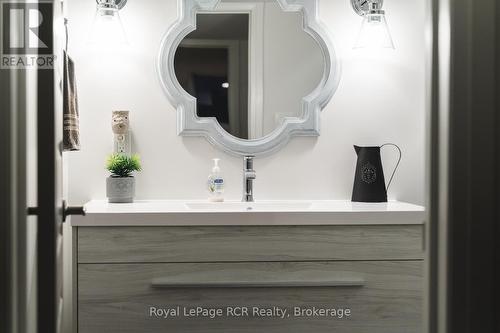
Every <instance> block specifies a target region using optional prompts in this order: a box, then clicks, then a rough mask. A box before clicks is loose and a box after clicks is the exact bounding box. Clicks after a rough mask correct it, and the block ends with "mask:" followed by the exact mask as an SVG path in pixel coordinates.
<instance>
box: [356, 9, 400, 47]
mask: <svg viewBox="0 0 500 333" xmlns="http://www.w3.org/2000/svg"><path fill="white" fill-rule="evenodd" d="M354 48H355V49H358V48H386V49H393V50H394V49H395V47H394V42H393V40H392V36H391V33H390V32H389V27H388V26H387V21H386V19H385V15H384V13H383V12H379V13H367V14H365V15H364V18H363V23H362V25H361V30H360V31H359V35H358V39H357V41H356V44H355V45H354Z"/></svg>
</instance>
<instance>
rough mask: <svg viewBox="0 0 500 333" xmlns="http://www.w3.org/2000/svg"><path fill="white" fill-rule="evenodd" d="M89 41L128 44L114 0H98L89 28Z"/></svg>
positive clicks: (93, 42) (105, 43)
mask: <svg viewBox="0 0 500 333" xmlns="http://www.w3.org/2000/svg"><path fill="white" fill-rule="evenodd" d="M89 43H91V44H103V45H120V44H128V41H127V35H126V34H125V30H124V29H123V25H122V21H121V19H120V13H119V7H118V6H117V4H116V1H115V0H98V1H97V9H96V12H95V16H94V21H93V22H92V27H91V30H90V37H89Z"/></svg>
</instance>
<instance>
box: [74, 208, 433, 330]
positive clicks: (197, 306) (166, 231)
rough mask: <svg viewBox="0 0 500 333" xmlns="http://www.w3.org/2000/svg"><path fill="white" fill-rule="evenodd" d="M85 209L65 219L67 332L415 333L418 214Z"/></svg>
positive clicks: (419, 279) (419, 285) (418, 317)
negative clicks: (71, 322) (70, 311)
mask: <svg viewBox="0 0 500 333" xmlns="http://www.w3.org/2000/svg"><path fill="white" fill-rule="evenodd" d="M86 210H87V216H85V217H73V218H72V221H71V223H72V226H73V262H74V271H73V277H74V278H73V288H74V295H75V296H74V315H75V316H76V320H75V322H76V323H77V325H75V331H76V332H79V333H90V332H92V333H94V332H106V333H114V332H117V333H118V332H120V333H126V332H144V333H156V332H179V333H181V332H182V333H184V332H204V333H205V332H222V331H228V330H229V331H230V332H339V333H344V332H345V333H348V332H349V333H351V332H356V333H365V332H366V333H368V332H369V333H382V332H383V333H401V332H405V333H413V332H414V333H417V332H421V329H422V307H423V303H422V301H423V295H424V293H423V272H424V267H423V266H424V265H423V259H424V249H423V246H424V238H423V235H424V219H425V212H424V209H423V207H420V206H415V205H411V204H406V203H402V202H389V203H382V204H356V203H351V202H348V201H310V202H306V201H266V202H256V203H243V202H225V203H207V202H181V201H142V202H141V201H139V202H135V203H133V204H108V203H106V202H105V201H91V202H89V203H88V204H87V205H86ZM158 309H161V311H159V310H158ZM245 309H246V310H245ZM204 311H205V312H204ZM210 311H212V312H210ZM167 312H168V316H167ZM211 316H212V317H213V318H212V317H211Z"/></svg>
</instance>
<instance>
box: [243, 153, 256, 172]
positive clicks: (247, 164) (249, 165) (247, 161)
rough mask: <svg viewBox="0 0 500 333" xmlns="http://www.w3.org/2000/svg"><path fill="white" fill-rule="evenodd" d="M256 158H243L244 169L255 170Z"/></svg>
mask: <svg viewBox="0 0 500 333" xmlns="http://www.w3.org/2000/svg"><path fill="white" fill-rule="evenodd" d="M254 157H255V156H253V155H246V156H243V168H245V169H247V170H251V169H253V159H254Z"/></svg>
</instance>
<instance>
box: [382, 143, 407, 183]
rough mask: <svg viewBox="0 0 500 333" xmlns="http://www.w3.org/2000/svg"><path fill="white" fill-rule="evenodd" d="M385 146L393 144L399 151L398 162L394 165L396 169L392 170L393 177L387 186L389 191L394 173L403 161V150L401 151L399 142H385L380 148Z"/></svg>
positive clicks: (392, 176)
mask: <svg viewBox="0 0 500 333" xmlns="http://www.w3.org/2000/svg"><path fill="white" fill-rule="evenodd" d="M384 146H393V147H395V148H396V149H397V150H398V151H399V159H398V163H396V166H395V167H394V170H393V171H392V175H391V178H390V179H389V183H387V187H386V188H385V190H386V191H389V186H391V183H392V178H394V174H395V173H396V170H397V169H398V166H399V163H400V162H401V157H402V152H401V148H399V146H398V145H397V144H394V143H384V144H383V145H382V146H380V148H381V149H382V147H384Z"/></svg>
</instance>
